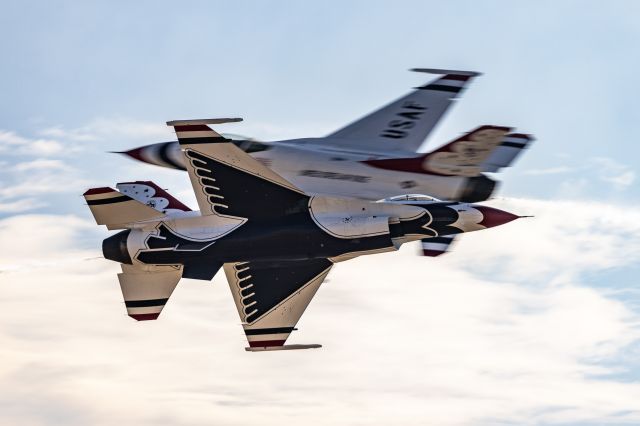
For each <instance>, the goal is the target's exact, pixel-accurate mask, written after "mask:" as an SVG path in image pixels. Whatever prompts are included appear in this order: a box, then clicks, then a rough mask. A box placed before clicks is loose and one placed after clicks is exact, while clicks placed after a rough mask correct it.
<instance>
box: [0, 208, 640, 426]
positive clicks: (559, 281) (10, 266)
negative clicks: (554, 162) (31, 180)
mask: <svg viewBox="0 0 640 426" xmlns="http://www.w3.org/2000/svg"><path fill="white" fill-rule="evenodd" d="M499 204H500V207H507V208H508V209H510V210H512V211H514V212H516V213H520V214H536V218H534V219H521V220H519V221H516V222H514V223H511V224H508V225H505V226H504V227H501V228H496V229H492V230H488V231H484V232H478V233H475V234H470V235H467V236H464V237H465V238H463V239H461V241H460V242H459V244H458V245H457V246H456V251H455V252H454V253H452V254H451V255H449V256H448V257H445V258H442V259H431V258H422V257H417V256H415V253H414V251H416V247H411V246H410V247H407V248H406V249H405V250H403V251H402V252H400V253H390V254H384V255H377V256H367V257H363V258H359V259H356V260H353V261H349V262H346V263H342V264H338V265H337V266H336V268H334V271H332V273H331V274H330V275H329V281H328V282H327V283H326V284H325V285H324V286H323V287H322V288H321V289H320V291H319V293H318V295H317V297H316V298H315V300H314V301H313V302H312V304H311V306H310V308H309V310H308V312H307V313H306V314H305V315H304V316H303V318H302V321H301V322H300V324H299V325H298V327H299V329H300V330H299V331H297V332H296V333H294V335H293V336H292V339H291V340H292V343H316V342H318V343H322V344H323V345H324V347H323V348H322V349H319V350H309V351H285V352H275V353H261V354H255V353H246V352H245V351H244V350H243V347H244V346H245V341H244V337H243V335H242V331H241V327H240V325H239V320H238V318H237V314H236V312H235V308H234V306H233V302H232V299H231V295H230V294H229V290H228V287H227V285H226V282H225V281H224V277H223V276H222V275H218V276H216V278H215V279H214V281H213V285H212V284H207V283H204V282H201V281H191V280H184V281H183V282H182V283H181V285H180V286H179V287H178V289H177V290H176V292H175V293H174V295H173V297H172V300H171V301H170V302H169V304H168V305H167V307H166V309H165V310H164V312H163V315H162V317H161V319H160V320H159V321H157V322H154V323H136V322H134V321H132V320H130V319H129V318H128V317H126V315H125V310H124V306H123V303H122V300H121V295H120V292H119V288H118V284H117V279H116V277H115V273H116V272H117V270H118V267H117V265H115V264H113V263H111V262H108V261H104V260H95V259H92V258H94V257H95V256H97V255H98V251H99V238H97V237H96V235H97V234H96V233H95V232H90V233H89V235H88V236H87V231H89V230H93V231H95V230H96V229H97V227H95V226H94V225H93V224H91V223H87V222H84V221H82V220H80V219H78V218H76V217H73V216H28V217H21V218H12V219H8V220H4V221H2V222H0V259H1V260H2V261H1V265H0V270H3V271H4V272H2V273H0V289H1V291H0V298H1V299H2V306H3V309H2V310H0V382H1V383H2V386H1V387H0V423H2V424H21V425H41V424H58V423H60V424H67V425H68V424H71V425H74V424H78V425H80V424H82V425H84V424H93V425H113V424H118V423H120V424H137V425H146V424H149V425H154V426H157V425H163V424H167V425H169V424H171V425H176V424H189V425H211V424H224V425H236V424H237V425H245V424H252V423H259V424H283V423H287V424H299V423H300V424H312V425H315V424H408V425H424V424H438V425H471V424H473V425H477V424H554V423H566V422H569V423H576V424H585V423H607V424H610V423H628V424H637V423H639V422H640V402H638V401H640V384H638V383H637V382H633V381H631V380H620V379H616V378H615V377H619V376H620V375H624V374H625V371H626V370H625V369H626V368H629V367H630V366H629V365H627V364H625V361H624V360H625V354H626V351H628V350H629V349H628V348H629V345H631V344H634V343H637V342H638V339H639V337H640V336H639V330H638V328H637V325H638V324H639V320H640V315H639V313H638V312H635V311H633V310H632V309H631V308H630V305H629V304H626V303H625V302H624V301H621V300H618V299H614V298H612V297H611V296H610V294H609V291H610V289H611V288H612V287H615V286H616V283H614V282H611V283H606V284H608V285H607V286H606V288H603V289H596V288H592V287H588V286H585V285H583V284H581V278H582V276H583V274H584V273H585V272H593V271H596V272H597V271H603V270H608V269H610V268H613V267H618V268H625V267H630V266H632V265H633V264H634V263H637V262H638V260H640V240H639V237H638V235H639V232H638V225H637V224H638V223H640V220H639V219H640V218H639V217H638V214H637V213H636V211H637V210H636V209H632V208H628V206H627V208H615V207H614V206H607V205H604V204H598V203H577V202H576V203H552V202H541V201H535V200H505V201H501V202H499ZM103 235H104V234H103ZM82 236H84V238H90V239H93V240H95V241H94V242H93V243H92V245H94V246H95V249H92V250H84V249H80V248H79V247H78V244H79V242H78V241H79V238H81V237H82ZM625 236H626V237H627V238H626V239H625V238H624V237H625ZM82 241H83V243H82V245H83V246H85V247H86V246H87V244H86V240H82ZM620 243H622V244H624V246H623V247H620V246H619V245H618V244H620ZM87 259H88V260H87ZM492 268H497V270H498V271H499V273H497V274H493V275H491V274H490V273H489V272H490V271H491V270H492Z"/></svg>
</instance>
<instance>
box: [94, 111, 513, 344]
mask: <svg viewBox="0 0 640 426" xmlns="http://www.w3.org/2000/svg"><path fill="white" fill-rule="evenodd" d="M228 121H233V120H230V119H211V120H182V121H173V122H168V123H167V124H168V125H171V126H173V127H174V128H175V131H176V134H177V136H178V141H179V143H180V146H181V148H182V150H183V151H182V153H183V155H184V164H185V167H186V169H187V172H188V174H189V178H190V180H191V184H192V186H193V190H194V192H195V195H196V199H197V202H198V206H199V208H200V211H199V212H194V211H190V210H189V208H188V207H186V206H185V205H184V204H182V203H180V202H179V201H177V200H176V199H174V198H173V197H172V196H170V195H169V194H168V193H166V192H165V191H164V190H162V189H160V188H159V187H158V186H157V185H155V184H154V183H152V182H127V183H122V184H118V186H117V188H118V189H119V190H114V189H111V188H107V187H103V188H93V189H90V190H88V191H86V192H85V193H84V197H85V200H86V201H87V204H88V205H89V208H90V209H91V212H92V214H93V216H94V218H95V219H96V222H97V223H98V224H100V225H106V226H107V229H110V230H118V229H122V230H123V231H120V232H118V233H117V234H115V235H112V236H110V237H108V238H107V239H105V240H104V242H103V246H102V249H103V253H104V256H105V258H107V259H110V260H113V261H116V262H119V263H120V264H121V266H122V273H121V274H118V279H119V281H120V286H121V289H122V294H123V296H124V300H125V305H126V308H127V312H128V314H129V316H131V317H133V318H134V319H136V320H141V321H144V320H155V319H157V318H158V316H159V315H160V312H161V311H162V309H163V307H164V306H165V305H166V303H167V301H168V299H169V297H170V296H171V294H172V292H173V290H174V289H175V287H176V285H177V284H178V281H179V280H180V279H181V278H193V279H200V280H211V279H212V278H213V276H214V275H215V274H216V272H217V271H218V270H219V269H220V268H223V269H224V271H225V274H226V277H227V280H228V282H229V286H230V288H231V292H232V294H233V298H234V301H235V304H236V307H237V309H238V313H239V315H240V318H241V320H242V325H243V328H244V332H245V335H246V337H247V340H248V342H249V346H248V347H247V348H246V349H247V350H250V351H264V350H277V349H302V348H313V347H319V346H320V345H316V344H313V345H285V342H286V340H287V338H288V337H289V335H290V333H291V332H292V331H293V330H295V328H294V327H295V325H296V323H297V322H298V320H299V318H300V317H301V315H302V313H303V312H304V310H305V309H306V307H307V305H308V304H309V302H310V301H311V299H312V297H313V296H314V294H315V292H316V291H317V290H318V288H319V286H320V284H321V283H322V282H323V280H324V279H325V277H326V276H327V274H328V273H329V271H330V270H331V268H332V267H333V265H334V264H335V263H337V262H341V261H346V260H349V259H352V258H354V257H357V256H361V255H369V254H375V253H381V252H387V251H394V250H398V248H399V247H400V246H401V245H402V244H404V243H406V242H409V241H415V240H420V239H423V238H434V239H435V238H440V237H443V236H450V235H456V234H460V233H463V232H471V231H477V230H482V229H487V228H490V227H493V226H497V225H501V224H504V223H507V222H510V221H512V220H514V219H516V218H518V216H516V215H513V214H511V213H508V212H505V211H501V210H498V209H494V208H490V207H486V206H479V205H475V204H466V203H461V202H457V201H448V202H442V201H437V200H434V199H432V198H430V197H420V196H404V197H400V198H394V199H387V200H384V201H380V202H371V201H367V200H361V199H356V198H344V197H332V196H325V195H314V194H309V193H307V192H305V191H303V190H301V189H300V188H299V187H297V186H296V185H294V184H293V183H291V182H289V181H288V180H286V179H285V178H284V177H282V176H280V175H279V174H277V173H276V172H274V171H273V170H272V169H270V168H268V167H266V166H265V165H264V164H262V163H261V162H259V161H258V160H256V159H255V158H252V157H251V156H249V155H248V154H247V153H245V152H243V151H242V150H241V149H239V148H238V147H237V146H236V145H235V144H233V143H232V142H231V141H230V140H228V139H226V138H224V137H223V136H221V135H220V134H218V133H216V132H215V131H214V130H212V129H211V128H210V127H209V126H208V124H218V123H223V122H228Z"/></svg>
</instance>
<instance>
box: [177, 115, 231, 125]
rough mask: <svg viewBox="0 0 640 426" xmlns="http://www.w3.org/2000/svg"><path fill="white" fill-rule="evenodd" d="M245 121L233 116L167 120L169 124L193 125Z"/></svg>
mask: <svg viewBox="0 0 640 426" xmlns="http://www.w3.org/2000/svg"><path fill="white" fill-rule="evenodd" d="M240 121H243V119H242V118H240V117H232V118H198V119H192V120H171V121H167V126H193V125H199V124H223V123H238V122H240Z"/></svg>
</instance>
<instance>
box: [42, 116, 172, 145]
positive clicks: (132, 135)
mask: <svg viewBox="0 0 640 426" xmlns="http://www.w3.org/2000/svg"><path fill="white" fill-rule="evenodd" d="M40 134H41V135H43V136H52V137H56V138H61V139H68V140H71V141H97V140H105V139H108V138H124V139H133V140H137V139H145V140H148V141H149V143H152V142H158V141H159V140H164V139H166V138H171V137H173V136H174V134H173V130H172V129H170V128H168V127H167V126H166V125H165V123H162V122H158V123H152V122H147V121H141V120H131V119H127V118H117V117H116V118H104V117H101V118H96V119H93V120H91V121H90V122H89V123H88V124H86V125H84V126H80V127H77V128H71V129H68V128H65V127H64V126H52V127H48V128H45V129H43V130H42V131H40Z"/></svg>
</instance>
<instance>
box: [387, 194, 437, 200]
mask: <svg viewBox="0 0 640 426" xmlns="http://www.w3.org/2000/svg"><path fill="white" fill-rule="evenodd" d="M380 201H383V202H398V201H434V202H435V201H441V200H439V199H437V198H436V197H432V196H430V195H424V194H404V195H396V196H395V197H389V198H385V199H384V200H380Z"/></svg>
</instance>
